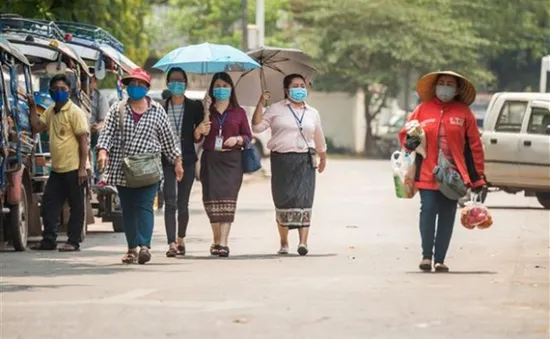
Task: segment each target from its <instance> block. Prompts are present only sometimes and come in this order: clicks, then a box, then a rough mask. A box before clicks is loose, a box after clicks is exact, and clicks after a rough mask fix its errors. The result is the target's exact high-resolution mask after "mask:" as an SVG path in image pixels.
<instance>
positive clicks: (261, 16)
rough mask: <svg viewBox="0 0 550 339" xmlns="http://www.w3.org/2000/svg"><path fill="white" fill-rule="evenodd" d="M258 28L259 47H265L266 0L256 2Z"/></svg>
mask: <svg viewBox="0 0 550 339" xmlns="http://www.w3.org/2000/svg"><path fill="white" fill-rule="evenodd" d="M256 26H257V27H258V47H260V48H261V47H264V38H265V6H264V0H256Z"/></svg>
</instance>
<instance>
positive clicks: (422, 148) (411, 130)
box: [405, 120, 426, 158]
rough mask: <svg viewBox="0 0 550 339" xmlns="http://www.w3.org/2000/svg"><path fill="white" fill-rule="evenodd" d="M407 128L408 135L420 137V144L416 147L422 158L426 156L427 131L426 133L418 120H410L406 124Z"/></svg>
mask: <svg viewBox="0 0 550 339" xmlns="http://www.w3.org/2000/svg"><path fill="white" fill-rule="evenodd" d="M405 130H406V131H407V135H409V136H411V137H414V136H417V137H419V138H420V145H419V146H418V147H417V148H416V153H418V154H419V155H421V156H422V158H426V133H424V130H423V129H422V127H421V126H420V122H419V121H418V120H411V121H408V122H407V123H406V124H405Z"/></svg>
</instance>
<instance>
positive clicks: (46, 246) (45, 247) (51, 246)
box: [30, 240, 57, 251]
mask: <svg viewBox="0 0 550 339" xmlns="http://www.w3.org/2000/svg"><path fill="white" fill-rule="evenodd" d="M30 249H31V250H35V251H55V250H56V249H57V244H56V243H51V242H47V241H44V240H42V241H40V242H39V243H38V244H34V245H32V246H30Z"/></svg>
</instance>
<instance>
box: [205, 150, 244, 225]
mask: <svg viewBox="0 0 550 339" xmlns="http://www.w3.org/2000/svg"><path fill="white" fill-rule="evenodd" d="M200 179H201V183H202V202H203V204H204V209H205V210H206V214H207V215H208V219H210V223H232V222H233V221H234V220H235V210H236V209H237V197H238V195H239V191H240V189H241V185H242V183H243V157H242V151H240V150H235V151H227V152H218V151H207V150H204V151H203V153H202V156H201V172H200Z"/></svg>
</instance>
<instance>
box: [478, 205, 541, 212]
mask: <svg viewBox="0 0 550 339" xmlns="http://www.w3.org/2000/svg"><path fill="white" fill-rule="evenodd" d="M487 208H488V209H489V210H516V211H521V210H525V211H528V210H531V211H545V209H544V208H543V207H533V206H489V205H487Z"/></svg>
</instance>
